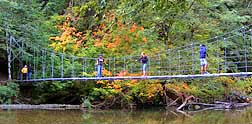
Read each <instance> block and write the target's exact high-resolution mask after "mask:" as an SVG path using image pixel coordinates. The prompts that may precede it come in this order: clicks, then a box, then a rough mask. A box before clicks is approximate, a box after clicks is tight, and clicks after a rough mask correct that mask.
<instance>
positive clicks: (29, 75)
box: [27, 64, 32, 80]
mask: <svg viewBox="0 0 252 124" xmlns="http://www.w3.org/2000/svg"><path fill="white" fill-rule="evenodd" d="M27 68H28V75H27V76H28V80H30V79H31V77H32V66H31V64H29V65H28V67H27Z"/></svg>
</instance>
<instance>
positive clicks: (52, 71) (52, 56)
mask: <svg viewBox="0 0 252 124" xmlns="http://www.w3.org/2000/svg"><path fill="white" fill-rule="evenodd" d="M53 77H54V52H53V51H52V52H51V78H53Z"/></svg>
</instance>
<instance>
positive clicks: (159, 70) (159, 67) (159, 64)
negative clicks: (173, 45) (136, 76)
mask: <svg viewBox="0 0 252 124" xmlns="http://www.w3.org/2000/svg"><path fill="white" fill-rule="evenodd" d="M160 74H161V57H160V53H158V75H160Z"/></svg>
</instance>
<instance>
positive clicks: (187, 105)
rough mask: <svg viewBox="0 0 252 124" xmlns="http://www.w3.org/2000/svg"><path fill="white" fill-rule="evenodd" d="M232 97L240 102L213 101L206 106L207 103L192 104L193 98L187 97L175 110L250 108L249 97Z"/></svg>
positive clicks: (251, 103) (251, 104)
mask: <svg viewBox="0 0 252 124" xmlns="http://www.w3.org/2000/svg"><path fill="white" fill-rule="evenodd" d="M233 95H234V94H233ZM234 96H235V97H237V99H238V100H239V101H242V102H222V101H215V102H214V103H212V104H208V103H199V102H193V100H192V99H195V98H194V97H193V96H188V97H187V98H186V99H185V100H184V102H183V103H182V104H181V105H180V106H179V107H178V108H177V109H176V110H177V111H181V110H190V109H193V110H197V111H203V110H209V109H237V108H243V107H248V106H252V102H251V98H250V97H245V96H241V95H234Z"/></svg>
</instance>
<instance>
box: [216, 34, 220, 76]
mask: <svg viewBox="0 0 252 124" xmlns="http://www.w3.org/2000/svg"><path fill="white" fill-rule="evenodd" d="M215 39H216V40H217V64H218V67H217V73H220V55H219V54H220V53H219V52H220V46H219V39H218V37H217V36H216V37H215Z"/></svg>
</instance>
